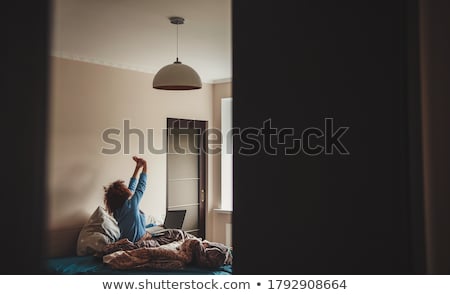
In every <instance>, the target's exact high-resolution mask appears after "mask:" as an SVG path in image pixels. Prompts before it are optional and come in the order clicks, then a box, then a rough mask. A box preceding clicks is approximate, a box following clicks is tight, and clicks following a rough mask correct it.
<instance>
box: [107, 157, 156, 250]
mask: <svg viewBox="0 0 450 295" xmlns="http://www.w3.org/2000/svg"><path fill="white" fill-rule="evenodd" d="M133 160H134V161H135V162H136V167H135V169H134V172H133V176H132V177H131V178H130V182H129V184H128V187H127V186H126V185H125V182H124V181H123V180H116V181H114V182H113V183H111V184H110V185H109V186H107V187H104V190H105V197H104V202H105V206H106V209H107V211H108V213H109V214H111V215H112V216H114V218H115V219H116V220H117V223H118V225H119V229H120V239H125V238H126V239H128V240H129V241H130V242H133V243H134V242H139V241H143V240H146V239H150V238H151V237H152V235H151V234H150V233H149V232H147V231H146V230H145V215H144V213H143V212H142V211H141V210H140V209H139V203H140V201H141V199H142V197H143V195H144V191H145V187H146V184H147V162H146V161H145V160H144V159H142V158H138V157H136V156H134V157H133ZM141 168H142V172H141V174H140V175H139V181H138V180H137V176H138V174H139V170H140V169H141Z"/></svg>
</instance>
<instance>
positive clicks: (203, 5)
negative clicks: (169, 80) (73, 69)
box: [51, 0, 232, 83]
mask: <svg viewBox="0 0 450 295" xmlns="http://www.w3.org/2000/svg"><path fill="white" fill-rule="evenodd" d="M170 16H181V17H183V18H184V19H185V23H184V24H183V25H179V27H178V30H179V31H178V33H179V35H178V57H179V59H180V61H181V62H182V63H184V64H187V65H189V66H191V67H193V68H194V69H195V70H196V71H197V72H198V74H199V75H200V77H201V79H202V81H203V82H205V83H215V82H223V81H229V80H231V77H232V59H231V58H232V56H231V50H232V45H231V23H232V20H231V0H53V16H52V25H51V28H52V39H51V51H52V52H51V54H52V55H54V56H58V57H63V58H69V59H74V60H81V61H87V62H92V63H98V64H104V65H109V66H115V67H120V68H126V69H131V70H137V71H142V72H147V73H156V72H157V71H158V70H159V69H160V68H161V67H162V66H165V65H167V64H170V63H173V62H174V61H175V58H176V46H177V45H176V42H177V26H176V25H173V24H171V23H170V21H169V17H170Z"/></svg>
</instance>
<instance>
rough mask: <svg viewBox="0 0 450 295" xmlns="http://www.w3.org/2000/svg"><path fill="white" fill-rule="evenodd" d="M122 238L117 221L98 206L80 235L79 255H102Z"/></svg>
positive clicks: (78, 242) (78, 243)
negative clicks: (108, 245) (106, 246)
mask: <svg viewBox="0 0 450 295" xmlns="http://www.w3.org/2000/svg"><path fill="white" fill-rule="evenodd" d="M119 238H120V229H119V226H118V225H117V221H116V220H115V219H114V217H112V216H111V215H109V214H108V212H106V210H105V209H104V208H103V207H101V206H98V208H97V209H96V210H95V211H94V213H92V215H91V217H90V218H89V220H88V221H87V222H86V223H85V224H84V225H83V227H82V228H81V231H80V233H79V235H78V241H77V255H78V256H86V255H95V256H97V255H100V256H101V255H102V251H103V247H104V246H105V245H107V244H110V243H113V242H116V241H117V240H118V239H119Z"/></svg>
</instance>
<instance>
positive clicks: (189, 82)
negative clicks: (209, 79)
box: [153, 16, 202, 90]
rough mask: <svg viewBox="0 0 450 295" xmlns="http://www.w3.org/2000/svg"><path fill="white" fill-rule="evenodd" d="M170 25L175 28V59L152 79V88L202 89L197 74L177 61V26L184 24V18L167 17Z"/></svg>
mask: <svg viewBox="0 0 450 295" xmlns="http://www.w3.org/2000/svg"><path fill="white" fill-rule="evenodd" d="M169 20H170V23H172V24H174V25H176V26H177V58H176V60H175V62H174V63H173V64H169V65H167V66H164V67H162V68H161V69H160V70H159V71H158V72H157V73H156V75H155V77H154V78H153V88H155V89H162V90H192V89H200V88H202V81H201V80H200V76H199V75H198V74H197V72H196V71H195V70H194V69H193V68H191V67H190V66H188V65H185V64H182V63H181V61H179V60H178V26H179V25H182V24H184V18H182V17H179V16H174V17H169Z"/></svg>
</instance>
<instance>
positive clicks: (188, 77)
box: [153, 60, 202, 90]
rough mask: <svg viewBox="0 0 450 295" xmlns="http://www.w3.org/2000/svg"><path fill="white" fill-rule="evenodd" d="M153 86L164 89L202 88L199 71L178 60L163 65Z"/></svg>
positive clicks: (154, 79)
mask: <svg viewBox="0 0 450 295" xmlns="http://www.w3.org/2000/svg"><path fill="white" fill-rule="evenodd" d="M153 88H156V89H163V90H192V89H200V88H202V81H201V80H200V76H199V75H198V74H197V72H196V71H195V70H194V69H193V68H191V67H190V66H188V65H185V64H182V63H181V62H179V61H178V60H177V61H176V62H174V63H173V64H170V65H167V66H164V67H162V68H161V69H160V70H159V71H158V72H157V73H156V75H155V77H154V78H153Z"/></svg>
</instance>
